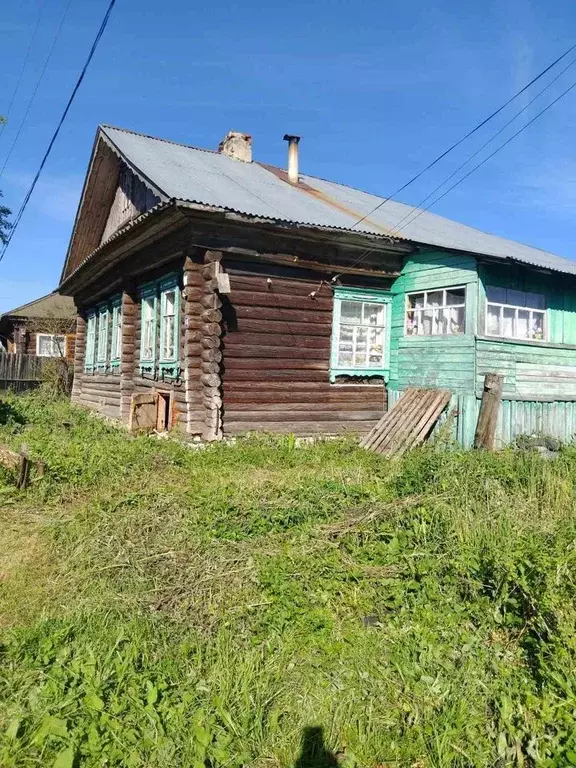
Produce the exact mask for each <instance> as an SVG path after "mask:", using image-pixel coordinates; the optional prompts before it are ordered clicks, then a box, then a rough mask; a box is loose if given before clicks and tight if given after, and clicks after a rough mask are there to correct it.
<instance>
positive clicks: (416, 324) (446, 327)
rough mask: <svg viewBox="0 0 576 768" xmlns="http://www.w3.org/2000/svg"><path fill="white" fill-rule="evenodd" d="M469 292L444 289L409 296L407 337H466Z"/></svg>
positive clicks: (407, 300)
mask: <svg viewBox="0 0 576 768" xmlns="http://www.w3.org/2000/svg"><path fill="white" fill-rule="evenodd" d="M465 312H466V288H463V287H459V288H443V289H440V290H436V291H422V293H410V294H408V295H407V296H406V325H405V333H406V335H407V336H443V335H448V334H456V333H464V323H465Z"/></svg>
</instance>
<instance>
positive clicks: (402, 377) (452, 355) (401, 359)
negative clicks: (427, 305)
mask: <svg viewBox="0 0 576 768" xmlns="http://www.w3.org/2000/svg"><path fill="white" fill-rule="evenodd" d="M477 284H478V275H477V271H476V260H475V259H474V258H473V257H472V256H469V257H468V256H465V255H457V256H454V255H451V254H447V253H442V252H439V251H430V252H427V253H420V254H418V255H415V256H412V257H410V258H409V259H408V260H407V261H406V264H405V265H404V269H403V270H402V274H401V275H400V277H398V278H397V279H396V281H395V282H394V284H393V286H392V289H391V292H392V295H393V298H392V317H391V338H390V380H389V382H390V389H391V390H392V391H394V390H396V391H398V390H403V389H405V388H406V387H411V386H423V387H426V386H428V387H446V388H448V389H451V390H452V391H454V392H462V393H464V392H469V393H472V392H473V391H474V381H475V349H474V339H475V336H474V334H475V332H476V318H477ZM461 285H463V286H466V333H464V334H459V335H454V336H405V335H404V316H405V307H406V294H407V293H411V292H414V291H416V292H417V291H429V290H434V289H435V288H450V287H456V286H461Z"/></svg>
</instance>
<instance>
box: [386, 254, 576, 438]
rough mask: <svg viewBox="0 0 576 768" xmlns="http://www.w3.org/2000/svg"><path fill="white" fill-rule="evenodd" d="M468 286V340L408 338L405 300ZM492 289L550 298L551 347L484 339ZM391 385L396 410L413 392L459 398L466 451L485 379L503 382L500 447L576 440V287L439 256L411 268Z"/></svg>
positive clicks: (560, 278) (399, 293) (397, 312)
mask: <svg viewBox="0 0 576 768" xmlns="http://www.w3.org/2000/svg"><path fill="white" fill-rule="evenodd" d="M460 285H465V286H466V289H467V290H466V333H465V334H461V335H454V336H416V337H414V336H412V337H410V336H408V337H407V336H405V335H404V315H405V301H406V294H407V293H411V292H418V291H425V290H434V289H437V288H447V287H456V286H460ZM486 285H495V286H501V287H505V288H515V289H517V290H522V291H530V292H533V293H540V294H544V296H545V298H546V313H547V318H546V322H547V330H548V340H547V341H546V342H537V341H520V340H508V339H496V338H489V337H486V336H485V309H486V293H485V286H486ZM391 293H392V296H393V298H392V311H391V338H390V380H389V387H388V402H389V405H390V406H392V405H393V404H394V403H395V402H396V400H397V399H398V397H400V395H401V393H402V390H404V389H406V388H407V387H410V386H423V387H427V386H428V387H445V388H447V389H450V390H451V391H452V392H453V398H452V402H451V406H450V409H449V410H450V411H454V414H455V418H454V420H453V424H454V437H455V438H456V439H457V440H458V441H459V442H460V443H461V444H462V445H464V446H465V447H470V446H471V445H472V443H473V440H474V431H475V427H476V420H477V418H478V411H479V407H480V397H481V395H482V387H483V382H484V376H485V375H486V373H492V372H494V373H501V374H503V375H504V392H503V395H504V399H503V402H502V407H501V410H500V417H499V421H498V428H497V434H496V441H497V445H499V446H503V445H506V444H508V443H510V442H513V441H514V440H515V438H516V437H517V436H518V435H521V434H539V435H551V436H554V437H558V438H559V439H561V440H564V441H573V440H574V439H575V436H576V281H574V280H573V279H572V278H570V277H569V276H566V275H555V274H545V273H543V272H539V271H537V270H535V269H534V270H531V269H527V268H525V267H520V266H515V265H497V264H477V262H476V260H475V258H474V257H472V256H470V257H466V256H464V255H451V254H446V253H442V252H440V251H429V252H427V253H420V254H418V255H416V256H413V257H411V258H409V259H408V260H407V261H406V264H405V266H404V269H403V271H402V274H401V276H400V277H399V278H398V279H397V280H396V281H395V283H394V284H393V286H392V289H391Z"/></svg>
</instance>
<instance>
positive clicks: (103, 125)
mask: <svg viewBox="0 0 576 768" xmlns="http://www.w3.org/2000/svg"><path fill="white" fill-rule="evenodd" d="M99 128H102V129H104V130H105V129H106V128H110V130H112V131H120V132H121V133H130V134H131V135H132V136H141V137H142V138H144V139H152V140H153V141H161V142H162V143H163V144H173V145H174V146H176V147H184V148H185V149H195V150H196V151H198V152H208V153H209V154H211V155H218V154H220V153H219V152H218V150H216V149H206V147H195V146H194V145H193V144H184V142H182V141H172V139H164V138H162V137H161V136H151V135H150V134H149V133H142V132H141V131H133V130H132V129H131V128H121V127H120V126H118V125H109V124H108V123H100V125H99Z"/></svg>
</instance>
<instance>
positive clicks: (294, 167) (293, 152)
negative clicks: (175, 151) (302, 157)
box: [284, 133, 300, 184]
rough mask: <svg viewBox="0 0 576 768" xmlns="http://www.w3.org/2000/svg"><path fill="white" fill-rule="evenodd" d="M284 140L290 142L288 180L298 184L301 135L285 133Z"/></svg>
mask: <svg viewBox="0 0 576 768" xmlns="http://www.w3.org/2000/svg"><path fill="white" fill-rule="evenodd" d="M284 141H287V142H288V181H289V182H290V184H298V142H299V141H300V136H290V134H288V133H286V134H284Z"/></svg>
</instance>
